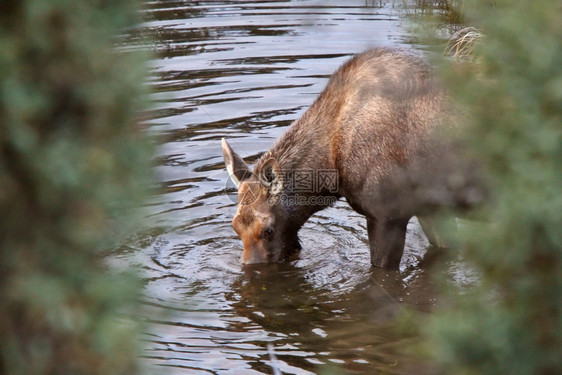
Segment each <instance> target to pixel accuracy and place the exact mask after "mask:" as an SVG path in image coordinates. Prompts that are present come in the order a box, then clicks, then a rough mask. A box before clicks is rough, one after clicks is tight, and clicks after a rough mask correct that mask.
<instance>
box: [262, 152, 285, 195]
mask: <svg viewBox="0 0 562 375" xmlns="http://www.w3.org/2000/svg"><path fill="white" fill-rule="evenodd" d="M259 177H260V181H261V183H262V184H263V185H264V186H266V187H267V188H268V190H269V192H270V194H272V195H277V194H279V193H280V192H281V190H282V189H283V174H282V172H281V168H279V164H277V161H276V160H275V159H273V158H270V159H268V160H267V161H266V162H265V163H264V164H263V165H262V167H261V168H260V171H259Z"/></svg>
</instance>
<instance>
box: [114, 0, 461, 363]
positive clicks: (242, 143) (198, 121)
mask: <svg viewBox="0 0 562 375" xmlns="http://www.w3.org/2000/svg"><path fill="white" fill-rule="evenodd" d="M392 5H393V4H392V2H391V1H364V0H348V1H345V2H344V1H335V0H333V1H327V0H323V1H310V0H302V1H291V2H285V1H190V0H185V1H179V0H178V1H149V2H147V3H146V10H145V13H146V18H147V22H146V23H145V24H144V25H143V27H141V28H140V29H139V30H137V31H135V33H136V35H138V34H139V33H143V34H149V35H151V36H152V37H153V38H154V39H155V40H156V41H157V42H156V45H155V46H154V47H153V48H154V51H155V54H156V57H155V58H154V59H153V60H152V62H151V67H152V71H153V74H152V77H151V79H150V85H151V87H152V88H153V90H154V93H153V95H152V103H153V107H152V109H151V111H150V113H149V114H150V117H151V120H150V122H149V131H150V132H151V133H152V134H154V135H155V136H156V137H157V139H159V140H160V141H161V146H160V147H159V148H158V154H157V155H156V163H157V166H156V167H155V169H156V173H157V176H158V179H159V181H160V183H161V187H162V190H161V191H162V192H161V194H157V195H155V196H154V197H153V199H152V202H151V203H150V205H149V206H148V207H147V209H148V210H149V215H148V216H147V219H146V220H147V222H148V227H149V228H150V229H149V230H148V231H146V232H143V233H139V234H138V236H137V238H135V239H133V240H131V241H130V242H129V243H128V244H127V245H125V246H124V247H123V248H122V249H119V251H118V252H116V254H115V255H114V256H113V259H112V260H113V261H115V262H124V263H126V264H133V265H135V266H137V267H138V268H140V269H142V270H143V277H144V278H145V280H146V283H145V285H146V286H145V298H144V301H145V307H146V309H145V311H143V312H142V318H143V319H145V320H146V321H147V322H148V326H147V330H146V332H145V334H144V335H143V340H144V342H145V345H146V349H145V352H144V356H143V362H144V363H145V364H146V366H147V368H148V371H147V372H148V373H151V374H157V373H159V372H167V373H172V374H206V373H208V374H263V373H265V374H271V373H273V370H272V367H271V365H272V361H273V355H272V354H271V353H268V346H270V347H271V348H272V351H273V353H274V355H275V356H276V358H277V360H276V361H275V364H274V365H275V367H276V368H277V369H279V370H281V371H282V372H283V373H285V374H313V373H321V372H325V371H327V370H330V369H332V370H334V371H335V373H347V374H353V373H357V374H372V373H377V371H380V372H381V373H404V372H412V371H413V370H412V369H416V371H413V372H416V373H421V372H422V369H420V368H419V363H416V360H415V359H413V358H410V357H408V356H407V355H406V354H404V353H402V352H401V350H400V348H402V347H404V344H405V343H406V342H408V340H411V338H408V337H401V336H400V335H398V334H397V333H395V332H394V331H392V330H391V329H390V327H389V324H390V322H391V320H392V318H393V317H395V316H396V314H398V313H404V311H405V310H404V309H405V307H413V308H415V309H418V310H422V311H429V310H430V309H431V307H432V306H433V305H434V304H435V298H436V294H435V292H434V291H433V290H432V289H433V288H432V284H431V282H430V281H429V275H430V274H431V260H430V258H431V253H432V252H431V251H427V250H426V249H427V242H426V240H425V238H424V236H423V234H421V231H420V229H419V225H418V224H417V222H415V221H412V222H411V223H410V226H409V231H408V238H407V247H406V252H405V256H404V259H403V262H402V266H401V271H400V272H390V271H384V270H376V269H371V268H370V263H369V252H368V247H367V234H366V228H365V222H364V219H363V218H362V217H361V216H360V215H358V214H357V213H355V212H353V211H352V210H351V209H349V208H348V207H347V206H346V204H344V203H342V202H340V203H338V204H337V205H336V206H335V207H333V208H330V209H328V210H325V211H322V212H320V213H319V214H317V215H315V216H314V217H313V218H312V219H311V221H310V222H309V223H307V224H306V225H305V227H304V228H303V229H302V231H301V239H302V241H303V250H302V252H301V256H300V259H299V260H297V261H294V262H292V263H290V264H279V265H271V266H267V267H263V266H262V267H254V268H246V269H243V268H242V267H241V265H240V263H239V260H240V255H241V249H242V244H241V242H240V240H239V239H238V238H237V237H236V236H235V234H234V231H233V230H232V227H231V224H230V222H231V219H232V217H233V215H234V213H235V211H236V207H235V203H234V201H233V199H232V198H233V194H234V193H235V190H234V189H233V187H232V186H231V185H229V184H228V182H227V181H228V178H227V174H226V171H225V170H224V165H223V161H222V154H221V148H220V139H221V138H222V137H226V138H228V139H229V141H230V142H231V144H232V145H233V146H234V147H235V148H236V150H237V151H239V152H240V154H241V155H242V156H244V157H245V158H246V159H247V160H248V161H254V160H256V159H257V158H258V157H259V156H260V155H261V153H263V152H264V151H266V150H267V149H268V147H269V146H270V145H271V143H272V142H273V141H274V139H275V138H277V137H278V136H279V135H280V134H281V133H282V132H283V130H284V129H285V127H286V126H287V125H289V124H290V122H292V121H293V120H295V119H296V118H297V117H298V116H299V115H300V114H301V113H302V112H303V110H304V109H305V108H306V107H307V106H308V105H310V104H311V103H312V101H313V100H314V98H315V97H316V95H317V94H318V93H319V92H320V91H321V90H322V88H323V86H324V85H325V83H326V81H327V78H328V77H329V75H330V74H331V73H332V72H333V71H334V70H335V69H336V68H337V67H338V66H339V65H340V64H341V63H342V62H343V61H344V60H345V59H346V58H348V56H350V55H351V54H353V53H357V52H360V51H362V50H364V49H366V48H368V47H373V46H405V45H408V40H409V37H408V34H407V33H406V31H405V29H404V28H403V26H402V21H401V19H400V18H399V13H398V10H397V9H394V8H393V6H392ZM139 40H140V39H138V38H137V37H136V36H135V34H132V35H130V38H129V44H130V45H131V46H133V47H134V46H135V45H140V42H139ZM141 47H143V48H145V47H146V46H142V45H141ZM409 48H414V47H413V46H412V45H409ZM234 198H235V197H234ZM457 276H458V275H457ZM457 276H456V277H457ZM460 277H461V278H462V275H461V276H460ZM338 371H339V372H338Z"/></svg>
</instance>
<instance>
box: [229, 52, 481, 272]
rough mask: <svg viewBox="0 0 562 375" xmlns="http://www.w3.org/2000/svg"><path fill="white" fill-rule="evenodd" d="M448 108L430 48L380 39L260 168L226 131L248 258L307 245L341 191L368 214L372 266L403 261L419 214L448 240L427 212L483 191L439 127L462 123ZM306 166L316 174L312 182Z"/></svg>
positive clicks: (428, 229)
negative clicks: (309, 227)
mask: <svg viewBox="0 0 562 375" xmlns="http://www.w3.org/2000/svg"><path fill="white" fill-rule="evenodd" d="M449 112H450V111H448V102H447V99H446V95H445V94H444V92H443V90H441V89H440V87H439V85H438V84H437V82H436V80H435V79H434V77H433V75H432V67H431V66H430V65H429V64H428V63H427V62H426V61H425V60H424V59H423V58H421V57H420V56H418V55H416V54H415V53H414V52H411V51H406V50H401V49H388V48H379V49H372V50H368V51H366V52H364V53H361V54H359V55H356V56H355V57H353V58H351V59H350V60H349V61H347V62H346V63H345V64H344V65H343V66H341V67H340V68H339V69H338V70H337V71H336V73H334V75H333V76H332V77H331V79H330V80H329V82H328V84H327V86H326V88H325V89H324V91H323V92H322V93H321V94H320V96H319V97H318V98H317V100H316V101H315V102H314V103H313V104H312V106H311V107H310V108H309V109H308V110H307V111H306V112H305V113H304V114H303V115H302V117H301V118H299V119H298V120H296V121H295V122H294V123H293V124H292V125H291V126H290V127H289V128H288V129H287V131H286V132H285V133H284V134H283V135H282V136H281V137H280V138H279V139H278V140H277V141H276V142H275V144H274V145H273V146H272V147H271V149H270V150H269V151H268V152H267V153H266V154H265V155H264V156H262V157H261V158H260V160H259V161H258V162H257V164H256V165H255V168H254V171H253V172H252V171H251V170H250V168H249V167H248V166H247V165H246V163H245V162H244V161H243V160H242V158H241V157H240V156H239V155H238V154H236V153H235V152H234V151H233V150H232V148H231V147H230V146H229V145H228V143H227V142H226V141H225V140H224V139H223V141H222V149H223V155H224V160H225V163H226V166H227V170H228V172H229V174H230V176H231V178H232V179H233V181H234V182H235V184H236V185H237V186H238V211H237V213H236V216H235V217H234V219H233V221H232V224H233V227H234V230H235V231H236V233H237V234H238V235H239V236H240V237H241V239H242V241H243V243H244V252H243V255H242V262H243V263H244V264H253V263H265V262H279V261H282V260H285V259H287V258H288V257H290V256H291V255H293V254H294V253H296V251H298V250H300V244H299V239H298V236H297V232H298V231H299V229H300V228H301V226H302V225H303V224H304V223H305V222H306V221H307V220H308V218H309V217H310V216H311V215H312V214H314V213H315V212H317V211H319V210H322V209H324V208H326V207H327V206H329V205H330V204H331V203H333V201H334V200H335V199H338V198H340V197H344V198H345V199H346V200H347V201H348V202H349V204H350V205H351V207H352V208H353V209H354V210H356V211H357V212H359V213H361V214H363V215H365V216H366V217H367V229H368V236H369V243H370V251H371V263H372V265H373V266H377V267H383V268H398V266H399V263H400V259H401V258H402V253H403V251H404V241H405V236H406V226H407V224H408V221H409V220H410V218H411V217H412V216H414V215H415V216H418V218H419V220H420V223H421V225H422V228H423V230H424V232H425V233H426V236H427V237H428V239H429V241H430V242H431V243H432V244H435V245H442V244H441V242H440V240H439V238H438V237H437V235H436V233H435V231H434V228H433V225H432V222H431V219H430V218H429V217H428V215H431V214H432V213H433V212H435V210H436V209H439V208H442V207H443V206H454V207H459V206H466V205H471V204H472V203H473V202H474V201H475V200H477V199H478V194H477V193H475V189H474V187H473V186H474V185H473V184H471V183H469V181H468V179H467V173H465V172H466V168H465V167H464V166H462V167H461V164H462V160H461V158H459V157H457V156H456V152H453V151H456V150H457V147H456V146H453V144H452V142H444V141H439V140H438V137H434V133H435V130H436V129H449V128H453V126H452V123H453V121H452V117H451V116H449V115H448V113H449ZM461 171H462V173H461ZM299 174H301V175H302V176H299ZM303 176H305V177H309V178H312V180H310V179H308V180H307V179H304V182H305V184H304V185H305V186H304V187H305V188H304V189H303V186H300V185H303V183H302V182H303V181H299V178H301V179H302V178H303ZM307 181H312V183H311V184H308V183H306V182H307Z"/></svg>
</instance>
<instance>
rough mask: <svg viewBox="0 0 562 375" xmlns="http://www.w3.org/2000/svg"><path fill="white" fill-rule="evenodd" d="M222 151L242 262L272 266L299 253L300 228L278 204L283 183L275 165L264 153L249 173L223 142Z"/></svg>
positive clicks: (248, 169)
mask: <svg viewBox="0 0 562 375" xmlns="http://www.w3.org/2000/svg"><path fill="white" fill-rule="evenodd" d="M222 152H223V156H224V161H225V164H226V169H227V171H228V173H229V175H230V178H231V179H232V181H233V182H234V184H235V185H236V186H237V187H238V211H237V212H236V215H235V216H234V219H233V220H232V226H233V228H234V231H235V232H236V233H237V234H238V236H239V237H240V238H241V239H242V242H243V244H244V252H243V254H242V263H243V264H255V263H272V262H280V261H282V260H285V259H287V258H289V257H290V256H291V255H293V254H294V253H295V252H297V251H298V250H300V244H299V239H298V236H297V232H298V229H299V227H300V225H298V224H297V223H296V222H295V220H294V219H293V220H292V218H291V215H290V213H289V211H288V209H287V207H285V206H284V205H283V204H282V199H281V197H282V194H284V184H283V173H282V171H281V169H280V167H279V164H278V163H277V161H276V160H275V159H274V158H273V157H271V156H270V155H269V154H268V155H266V156H265V157H264V158H262V159H261V160H260V162H258V164H257V165H256V168H255V170H254V171H253V172H252V171H251V170H250V168H249V167H248V165H247V164H246V163H245V162H244V160H242V158H241V157H240V156H239V155H238V154H237V153H236V152H234V151H233V150H232V148H231V147H230V145H229V144H228V143H227V142H226V140H225V139H223V140H222ZM301 225H302V224H301Z"/></svg>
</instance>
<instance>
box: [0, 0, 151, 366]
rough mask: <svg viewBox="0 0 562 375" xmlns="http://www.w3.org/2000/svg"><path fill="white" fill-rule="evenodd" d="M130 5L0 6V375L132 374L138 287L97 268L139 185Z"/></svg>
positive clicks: (139, 79)
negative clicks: (126, 45)
mask: <svg viewBox="0 0 562 375" xmlns="http://www.w3.org/2000/svg"><path fill="white" fill-rule="evenodd" d="M136 9H137V4H136V1H135V0H110V1H109V0H89V1H75V0H49V1H45V0H3V1H2V2H0V212H1V213H2V216H1V224H0V244H1V248H0V291H1V303H0V373H1V374H34V375H36V374H131V373H134V372H135V344H134V343H133V341H132V340H131V338H132V337H133V335H134V334H135V332H136V330H135V327H134V324H132V323H131V322H129V321H127V320H125V319H121V320H120V319H118V315H117V314H119V313H123V312H127V311H130V309H131V308H132V307H133V306H134V303H135V300H136V297H137V296H138V291H139V288H138V287H139V285H138V282H137V281H135V279H134V278H133V277H132V276H130V275H129V276H124V275H116V274H115V273H111V272H109V271H108V270H107V266H105V265H104V263H103V258H102V250H104V249H107V248H111V247H112V246H114V245H115V244H116V243H117V242H118V241H119V240H121V239H123V238H124V236H126V235H128V234H129V233H130V231H131V229H133V228H134V226H135V225H136V223H137V221H136V220H135V214H134V210H133V209H132V208H133V207H135V206H137V205H138V204H139V202H140V201H141V198H142V197H143V195H144V194H145V190H146V187H147V186H148V179H149V175H148V171H149V166H148V165H149V156H150V155H149V153H150V150H149V148H147V145H148V142H147V141H146V140H145V139H144V137H143V136H142V135H141V133H140V132H139V131H138V130H136V129H135V123H136V120H135V115H136V114H137V113H138V112H139V109H140V108H141V105H142V103H143V100H144V99H142V98H143V86H142V83H143V77H144V66H143V62H142V61H143V60H142V57H141V56H139V55H138V54H136V53H134V54H133V53H124V52H119V51H118V49H116V43H117V41H118V37H119V34H120V33H121V32H123V30H124V29H126V28H127V27H130V26H132V25H134V23H135V21H136V15H137V14H136V13H135V12H136Z"/></svg>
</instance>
